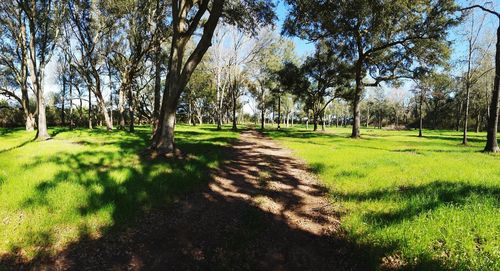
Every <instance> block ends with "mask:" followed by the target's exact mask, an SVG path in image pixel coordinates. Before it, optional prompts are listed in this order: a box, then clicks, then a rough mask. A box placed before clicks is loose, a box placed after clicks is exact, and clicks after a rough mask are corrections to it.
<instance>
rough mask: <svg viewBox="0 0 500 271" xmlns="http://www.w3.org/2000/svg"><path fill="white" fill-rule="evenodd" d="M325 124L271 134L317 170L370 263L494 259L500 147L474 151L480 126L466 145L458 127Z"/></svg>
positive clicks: (417, 266) (477, 264) (497, 262)
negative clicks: (360, 128) (359, 128)
mask: <svg viewBox="0 0 500 271" xmlns="http://www.w3.org/2000/svg"><path fill="white" fill-rule="evenodd" d="M327 131H328V133H313V132H307V131H303V130H284V131H273V132H268V134H269V135H270V136H272V137H273V138H274V139H277V140H279V141H280V142H281V143H283V144H284V145H285V146H287V147H289V148H291V149H292V150H294V151H295V154H296V155H297V156H298V157H300V158H303V159H304V160H306V161H307V163H308V164H309V166H310V167H311V169H312V170H313V171H314V172H315V173H317V174H318V176H319V177H320V179H321V180H322V181H323V182H324V184H325V185H326V186H327V187H328V189H329V191H330V195H331V199H332V205H333V206H335V208H336V210H337V211H338V212H339V213H340V214H342V225H343V227H344V229H345V230H346V231H347V233H348V236H349V238H351V239H352V240H354V241H355V242H357V243H358V244H360V245H365V246H368V247H371V249H370V251H369V255H370V258H371V261H372V264H373V266H374V269H375V268H378V267H379V266H380V264H381V263H385V264H389V266H391V265H396V267H397V268H402V269H410V270H443V269H444V270H499V269H500V254H499V252H500V177H499V176H500V175H499V171H498V166H497V164H498V162H499V157H498V156H495V155H486V154H483V153H481V152H480V151H481V150H482V147H483V145H484V134H483V133H472V134H471V136H470V140H469V141H470V146H468V147H464V146H462V145H460V142H461V134H460V132H449V131H425V132H424V137H423V138H418V137H417V136H416V135H417V132H416V131H382V130H364V134H365V136H364V137H363V138H362V139H361V140H356V141H354V140H353V139H350V138H347V136H348V135H349V129H347V128H334V129H328V130H327ZM398 264H399V265H400V266H398Z"/></svg>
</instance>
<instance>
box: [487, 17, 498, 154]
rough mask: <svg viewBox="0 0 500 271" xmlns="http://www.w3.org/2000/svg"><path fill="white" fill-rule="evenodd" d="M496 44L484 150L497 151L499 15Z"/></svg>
mask: <svg viewBox="0 0 500 271" xmlns="http://www.w3.org/2000/svg"><path fill="white" fill-rule="evenodd" d="M498 20H499V22H498V28H497V44H496V53H495V81H494V85H493V93H492V95H491V103H490V117H489V119H488V134H487V137H486V146H485V147H484V151H485V152H498V151H499V148H498V142H497V129H498V98H499V94H500V93H499V92H500V16H499V17H498Z"/></svg>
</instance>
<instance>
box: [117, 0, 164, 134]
mask: <svg viewBox="0 0 500 271" xmlns="http://www.w3.org/2000/svg"><path fill="white" fill-rule="evenodd" d="M160 7H163V6H162V5H160V4H159V0H155V1H151V0H150V1H138V0H128V1H125V3H124V4H123V5H122V6H121V8H120V9H117V10H118V12H115V13H117V14H115V16H117V17H118V18H119V19H120V21H121V22H122V24H123V28H124V29H126V30H125V31H121V32H120V33H119V34H120V35H121V36H123V43H124V44H123V45H124V46H123V47H124V48H120V50H114V51H113V55H114V57H115V61H114V63H116V68H117V69H118V70H119V72H120V73H119V74H120V77H121V85H120V93H122V95H123V94H126V95H127V97H128V103H129V121H130V122H129V131H131V132H133V131H134V118H135V104H134V101H135V100H136V97H135V93H134V89H133V82H134V80H135V78H136V76H137V74H140V73H144V72H145V71H144V68H145V67H144V66H145V65H144V64H145V58H146V57H147V55H148V53H150V52H151V51H152V49H153V48H155V46H156V48H155V49H156V50H158V48H157V47H158V46H159V45H158V42H159V40H160V38H159V35H160V34H165V33H162V32H161V30H162V27H161V26H158V25H161V24H162V18H163V15H162V14H163V11H162V10H161V8H160ZM158 87H159V86H158ZM120 126H124V123H123V116H121V117H120Z"/></svg>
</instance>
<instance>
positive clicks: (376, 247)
mask: <svg viewBox="0 0 500 271" xmlns="http://www.w3.org/2000/svg"><path fill="white" fill-rule="evenodd" d="M415 134H416V133H415V131H381V130H367V129H365V130H363V138H362V139H360V140H353V139H349V138H348V129H346V128H331V129H327V131H326V132H318V133H313V132H310V131H305V130H303V129H282V130H281V131H268V132H266V133H265V135H262V134H261V133H259V132H257V131H255V130H244V131H242V132H241V133H236V132H230V131H229V130H226V129H224V130H223V131H216V130H215V129H214V128H213V127H210V126H202V127H200V126H198V127H189V126H180V127H179V129H178V132H177V141H176V142H177V146H178V147H179V149H180V150H181V154H180V155H179V156H178V157H177V158H171V159H152V158H151V155H150V153H149V152H147V151H145V149H146V147H147V145H146V142H147V141H148V139H149V136H150V130H149V128H147V127H143V128H139V129H138V131H137V132H136V133H126V132H112V133H108V132H105V131H102V130H95V131H86V130H76V131H69V130H66V129H53V130H52V136H53V139H52V140H50V141H47V142H31V141H30V139H31V138H32V136H33V135H32V134H30V133H26V132H24V131H20V130H0V137H1V140H0V198H2V201H1V202H0V220H1V221H0V223H2V227H0V237H1V238H0V255H1V256H0V270H2V266H3V267H4V269H5V270H10V269H12V268H15V269H21V270H22V269H25V270H30V269H35V270H65V269H74V270H82V269H85V270H124V269H125V270H162V269H165V267H169V268H172V269H175V270H207V269H211V270H213V269H215V270H234V269H235V268H238V269H243V270H373V269H420V270H423V269H425V270H447V269H455V270H470V269H474V270H500V255H499V253H500V240H499V238H500V237H499V236H500V211H499V205H500V203H499V198H500V195H499V194H500V192H499V191H500V174H499V173H500V172H499V171H498V166H497V165H498V162H499V157H498V156H494V155H487V154H483V153H480V152H479V150H480V149H481V147H482V144H484V140H483V138H484V134H473V136H472V138H471V140H470V141H471V142H472V144H471V146H468V147H464V146H461V145H459V142H460V138H459V133H455V132H447V131H426V135H425V137H424V138H418V137H416V136H415ZM271 138H272V139H271Z"/></svg>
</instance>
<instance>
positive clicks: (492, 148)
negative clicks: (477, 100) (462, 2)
mask: <svg viewBox="0 0 500 271" xmlns="http://www.w3.org/2000/svg"><path fill="white" fill-rule="evenodd" d="M474 8H478V9H481V10H482V11H484V12H487V13H489V14H492V15H495V16H496V17H497V18H498V28H497V41H496V53H495V79H494V83H493V92H492V95H491V103H490V110H489V111H490V112H489V118H488V133H487V136H486V146H485V147H484V151H485V152H498V151H500V148H498V142H497V130H498V113H499V105H498V103H499V98H500V13H498V12H496V11H494V10H491V9H488V8H486V7H483V6H481V5H473V6H470V7H466V8H463V9H461V10H462V11H467V10H470V9H474Z"/></svg>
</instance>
